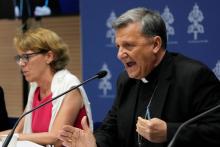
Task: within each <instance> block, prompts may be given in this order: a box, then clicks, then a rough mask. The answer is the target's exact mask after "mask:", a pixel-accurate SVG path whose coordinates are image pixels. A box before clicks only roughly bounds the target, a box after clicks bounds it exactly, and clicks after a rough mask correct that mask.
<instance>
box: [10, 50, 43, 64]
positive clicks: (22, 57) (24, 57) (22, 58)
mask: <svg viewBox="0 0 220 147" xmlns="http://www.w3.org/2000/svg"><path fill="white" fill-rule="evenodd" d="M42 53H44V52H43V51H39V52H34V53H29V54H22V55H16V56H15V57H14V58H15V61H16V63H17V64H20V61H22V62H23V63H25V64H26V63H28V61H29V60H30V58H31V57H33V56H35V55H38V54H42Z"/></svg>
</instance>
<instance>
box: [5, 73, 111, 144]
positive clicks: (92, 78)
mask: <svg viewBox="0 0 220 147" xmlns="http://www.w3.org/2000/svg"><path fill="white" fill-rule="evenodd" d="M106 74H107V71H104V70H103V71H100V72H98V73H97V74H95V75H94V76H93V77H91V78H89V79H87V80H85V81H83V82H82V83H80V84H78V85H76V86H73V87H71V88H70V89H69V90H67V91H65V92H63V93H61V94H59V95H57V96H56V97H54V98H52V99H50V100H48V101H46V102H45V103H42V104H40V105H39V106H37V107H35V108H33V109H31V110H29V111H27V112H25V113H23V114H22V115H21V116H20V117H19V118H18V120H17V121H16V123H15V125H14V126H13V128H12V130H11V132H10V133H9V134H8V136H7V137H6V139H5V141H4V143H3V145H2V147H7V146H8V144H9V142H10V140H11V138H12V136H13V134H14V132H15V129H16V127H17V125H18V124H19V122H20V121H21V119H22V118H23V117H24V116H25V115H27V114H29V113H31V112H33V111H35V110H37V109H39V108H40V107H43V106H44V105H46V104H48V103H50V102H52V101H53V100H56V99H57V98H59V97H61V96H63V95H64V94H66V93H68V92H70V91H72V90H74V89H76V88H78V87H80V86H82V85H84V84H86V83H87V82H89V81H91V80H94V79H101V78H103V77H105V76H106Z"/></svg>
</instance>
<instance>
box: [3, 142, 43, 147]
mask: <svg viewBox="0 0 220 147" xmlns="http://www.w3.org/2000/svg"><path fill="white" fill-rule="evenodd" d="M1 146H2V142H0V147H1ZM16 147H43V146H41V145H39V144H36V143H33V142H31V141H18V142H17V146H16Z"/></svg>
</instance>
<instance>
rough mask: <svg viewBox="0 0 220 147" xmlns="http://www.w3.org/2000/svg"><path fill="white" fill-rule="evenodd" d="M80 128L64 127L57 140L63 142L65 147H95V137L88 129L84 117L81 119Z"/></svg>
mask: <svg viewBox="0 0 220 147" xmlns="http://www.w3.org/2000/svg"><path fill="white" fill-rule="evenodd" d="M81 124H82V128H83V130H81V129H79V128H75V127H73V126H69V125H66V126H64V127H63V129H62V130H61V131H60V133H59V136H58V138H59V139H60V140H62V141H63V143H62V144H63V145H64V146H65V147H97V146H96V140H95V137H94V135H93V133H92V131H91V129H90V128H89V126H88V124H87V120H86V116H84V117H83V119H82V121H81Z"/></svg>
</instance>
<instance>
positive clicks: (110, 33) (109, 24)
mask: <svg viewBox="0 0 220 147" xmlns="http://www.w3.org/2000/svg"><path fill="white" fill-rule="evenodd" d="M115 19H116V14H115V12H114V11H112V12H111V13H110V16H109V18H108V19H107V21H106V26H107V28H108V29H107V32H106V36H105V37H106V39H107V40H109V43H108V44H107V45H106V46H107V47H114V46H115V30H114V29H113V28H112V22H113V21H114V20H115Z"/></svg>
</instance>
